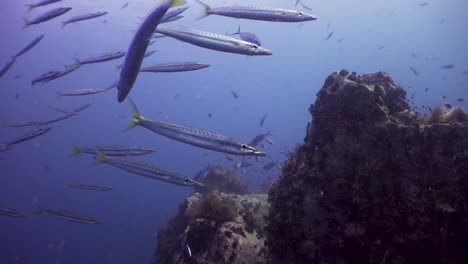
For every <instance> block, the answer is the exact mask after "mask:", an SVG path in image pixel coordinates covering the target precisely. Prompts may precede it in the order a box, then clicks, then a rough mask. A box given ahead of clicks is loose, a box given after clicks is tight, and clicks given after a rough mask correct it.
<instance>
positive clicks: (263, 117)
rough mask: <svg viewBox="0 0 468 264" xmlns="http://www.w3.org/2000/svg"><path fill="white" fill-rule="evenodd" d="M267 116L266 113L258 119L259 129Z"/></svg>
mask: <svg viewBox="0 0 468 264" xmlns="http://www.w3.org/2000/svg"><path fill="white" fill-rule="evenodd" d="M267 116H268V112H267V113H265V114H264V115H263V116H262V119H260V124H259V125H260V127H262V126H263V123H265V119H266V118H267Z"/></svg>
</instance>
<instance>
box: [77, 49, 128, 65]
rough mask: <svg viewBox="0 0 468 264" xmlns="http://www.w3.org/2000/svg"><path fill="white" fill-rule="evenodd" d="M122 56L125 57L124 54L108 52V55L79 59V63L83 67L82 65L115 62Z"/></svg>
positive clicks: (121, 52)
mask: <svg viewBox="0 0 468 264" xmlns="http://www.w3.org/2000/svg"><path fill="white" fill-rule="evenodd" d="M123 56H125V52H123V51H116V52H109V53H106V54H102V55H96V56H91V57H88V58H85V59H79V61H80V63H81V64H82V65H84V64H91V63H99V62H105V61H110V60H116V59H119V58H122V57H123Z"/></svg>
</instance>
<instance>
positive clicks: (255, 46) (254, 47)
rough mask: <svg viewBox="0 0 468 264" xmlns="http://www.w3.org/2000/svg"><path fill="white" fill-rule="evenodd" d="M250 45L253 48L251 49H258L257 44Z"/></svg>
mask: <svg viewBox="0 0 468 264" xmlns="http://www.w3.org/2000/svg"><path fill="white" fill-rule="evenodd" d="M250 47H251V48H253V49H258V46H257V45H255V44H252V45H250Z"/></svg>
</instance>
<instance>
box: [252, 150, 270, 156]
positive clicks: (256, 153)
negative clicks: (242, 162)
mask: <svg viewBox="0 0 468 264" xmlns="http://www.w3.org/2000/svg"><path fill="white" fill-rule="evenodd" d="M253 154H254V155H255V156H268V154H267V153H266V152H264V151H261V150H255V151H254V152H253Z"/></svg>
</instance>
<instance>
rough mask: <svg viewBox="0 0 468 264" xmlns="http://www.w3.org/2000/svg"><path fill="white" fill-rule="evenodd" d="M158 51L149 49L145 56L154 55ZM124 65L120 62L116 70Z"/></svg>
mask: <svg viewBox="0 0 468 264" xmlns="http://www.w3.org/2000/svg"><path fill="white" fill-rule="evenodd" d="M156 51H157V50H149V51H147V52H146V53H145V57H144V58H147V57H149V56H151V55H153V54H154V53H155V52H156ZM122 65H123V64H119V65H117V66H115V70H116V71H118V70H120V69H121V68H122ZM117 85H118V81H117V82H116V84H115V86H117Z"/></svg>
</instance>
